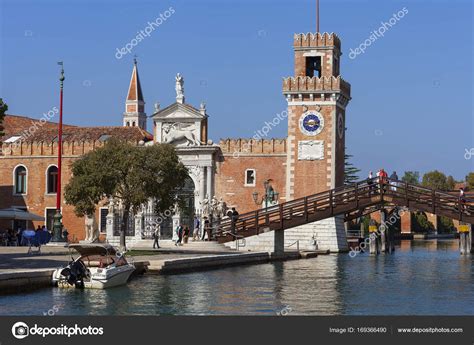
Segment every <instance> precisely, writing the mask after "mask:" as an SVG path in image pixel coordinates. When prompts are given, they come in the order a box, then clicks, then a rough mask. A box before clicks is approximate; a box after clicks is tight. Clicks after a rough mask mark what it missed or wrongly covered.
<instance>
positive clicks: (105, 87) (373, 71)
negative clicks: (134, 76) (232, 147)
mask: <svg viewBox="0 0 474 345" xmlns="http://www.w3.org/2000/svg"><path fill="white" fill-rule="evenodd" d="M314 2H315V1H313V0H311V1H306V0H286V1H282V0H233V1H222V0H220V1H219V0H206V1H204V0H202V1H201V0H169V1H168V0H166V1H165V0H159V1H141V0H138V1H130V0H129V1H122V0H115V1H77V0H67V1H63V0H61V1H37V0H36V1H24V0H1V1H0V3H1V32H0V39H1V53H0V97H2V98H3V99H4V100H5V101H7V103H8V104H9V107H10V113H12V114H18V115H26V116H31V117H36V118H39V117H40V116H41V114H42V113H44V112H48V111H49V110H50V109H51V108H53V107H54V106H57V105H58V90H57V88H58V81H57V78H58V72H59V70H58V66H57V65H56V61H58V60H64V63H65V69H66V82H65V107H64V111H65V122H66V123H71V124H77V125H84V126H95V125H121V114H122V112H123V110H124V99H125V96H126V92H127V86H128V82H129V78H130V73H131V68H132V60H133V54H137V55H138V60H139V71H140V78H141V82H142V87H143V93H144V97H145V100H146V102H147V105H146V111H147V113H148V114H151V113H152V111H153V104H154V103H155V102H156V101H159V102H160V103H161V104H162V106H166V105H168V104H170V103H172V102H173V101H174V95H175V93H174V75H175V74H176V73H177V72H180V73H181V74H182V75H183V76H184V78H185V94H186V98H187V102H188V103H191V104H193V105H195V106H198V105H199V103H200V102H201V101H205V102H206V103H207V107H208V112H209V114H210V116H211V117H210V136H211V138H213V139H214V140H215V141H216V140H218V139H219V138H226V137H251V136H252V135H253V133H254V132H255V131H257V130H259V129H260V128H261V127H262V126H263V125H264V123H265V121H268V120H271V119H272V118H273V117H274V116H275V114H276V113H279V112H281V111H282V110H284V109H285V107H286V105H285V100H284V98H283V96H282V93H281V86H282V85H281V80H282V77H285V76H291V75H292V74H293V52H292V37H293V33H299V32H309V31H315V15H314V12H315V10H314V8H315V6H314ZM169 7H172V8H173V9H174V10H175V13H174V14H172V16H171V17H169V18H168V19H167V20H166V21H165V22H164V23H163V24H162V25H161V26H159V27H158V28H157V29H156V30H155V31H153V32H152V33H151V35H150V36H149V37H146V38H145V39H144V40H143V41H142V42H140V43H139V44H138V45H137V46H136V47H135V48H134V49H133V51H132V53H131V54H127V55H125V56H123V57H122V58H121V59H117V58H116V57H115V53H116V49H117V48H120V47H123V46H124V45H125V44H126V43H128V42H130V40H131V39H132V38H134V37H135V36H136V35H137V32H138V31H140V30H143V29H144V28H145V27H146V26H147V25H148V24H147V23H148V21H151V20H155V19H156V18H157V17H159V15H160V13H164V11H166V10H167V9H169ZM403 7H406V9H407V10H408V14H406V15H405V17H403V18H402V19H401V20H400V21H399V22H398V23H397V24H396V25H394V26H393V27H392V28H391V29H390V30H389V31H387V32H386V33H385V36H384V37H383V38H380V39H378V40H377V41H376V42H374V43H373V44H372V45H371V46H370V47H368V49H367V50H366V51H365V53H364V54H361V55H359V56H357V57H356V58H355V59H350V58H349V51H350V49H351V48H353V49H354V48H356V47H357V46H359V45H360V44H361V43H362V42H363V41H364V40H365V39H367V38H368V37H369V35H370V32H371V31H373V30H375V29H377V28H379V27H380V25H381V22H382V21H388V20H389V19H390V17H392V15H393V13H396V12H398V11H399V10H401V9H402V8H403ZM472 17H473V8H472V2H471V1H470V0H449V1H448V0H445V1H441V0H433V1H428V0H425V1H422V0H407V1H379V0H374V1H368V0H360V1H357V0H331V1H330V0H321V31H329V32H336V33H337V34H338V35H339V37H340V38H341V40H342V49H343V54H344V55H343V58H342V64H341V75H342V76H343V78H344V79H345V80H347V81H348V82H350V83H351V84H352V101H351V103H350V104H349V106H348V108H347V127H348V130H347V137H346V138H347V139H346V140H347V143H346V144H347V148H348V152H349V153H350V154H352V155H354V158H353V163H354V164H355V165H356V166H357V167H359V168H361V169H362V170H363V171H362V173H361V175H365V174H366V173H367V172H368V170H376V169H378V168H379V167H382V166H383V167H385V169H386V170H388V171H389V172H391V171H392V170H396V171H397V172H399V174H400V173H401V172H403V171H405V170H418V171H420V172H422V173H423V172H426V171H429V170H433V169H439V170H441V171H444V172H445V173H447V174H452V175H453V176H454V177H455V178H458V179H460V178H463V177H464V176H465V175H466V173H467V172H469V171H474V156H473V157H472V158H471V159H470V160H466V159H464V154H465V150H466V149H468V150H470V149H471V148H474V135H473V133H474V122H473V111H472V109H473V101H472V98H473V87H472V84H473V77H474V76H473V36H472V32H473V23H472V22H473V19H472ZM149 127H150V126H149ZM286 131H287V127H286V125H284V124H283V125H281V126H280V127H277V128H275V129H274V130H273V131H272V132H271V133H270V134H269V136H272V137H285V136H286ZM473 152H474V151H473ZM400 175H401V174H400Z"/></svg>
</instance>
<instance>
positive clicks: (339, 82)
mask: <svg viewBox="0 0 474 345" xmlns="http://www.w3.org/2000/svg"><path fill="white" fill-rule="evenodd" d="M311 91H315V92H323V91H324V92H333V91H338V92H341V93H343V94H344V95H346V96H350V94H351V85H350V84H349V83H348V82H346V81H345V80H344V79H342V78H341V77H340V76H337V77H334V76H331V77H321V78H318V77H287V78H283V93H291V92H311Z"/></svg>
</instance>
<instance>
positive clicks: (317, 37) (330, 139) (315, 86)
mask: <svg viewBox="0 0 474 345" xmlns="http://www.w3.org/2000/svg"><path fill="white" fill-rule="evenodd" d="M293 47H294V53H295V76H294V77H288V78H284V80H283V94H284V96H285V97H286V100H287V102H288V143H287V145H288V151H287V152H288V153H287V174H286V176H287V181H286V195H287V200H293V199H296V198H300V197H304V196H306V195H310V194H314V193H318V192H322V191H325V190H328V189H331V188H335V187H338V186H341V185H342V184H343V183H344V152H345V119H346V106H347V104H348V103H349V100H350V99H351V97H350V84H349V83H347V82H345V81H344V80H343V79H342V78H341V76H340V68H339V67H340V57H341V54H342V53H341V42H340V40H339V38H338V37H337V36H336V35H335V34H334V33H315V34H313V33H308V34H295V35H294V40H293ZM302 228H303V229H302ZM301 230H305V231H312V232H313V236H314V237H315V238H316V240H317V241H318V244H319V245H320V247H325V248H327V247H328V246H329V247H330V249H331V250H332V251H341V250H347V243H346V241H345V232H344V224H343V220H342V219H336V218H333V219H330V220H324V221H321V222H316V223H313V224H308V225H304V226H302V227H301V228H300V229H299V231H301ZM334 232H336V233H334ZM336 239H337V240H336Z"/></svg>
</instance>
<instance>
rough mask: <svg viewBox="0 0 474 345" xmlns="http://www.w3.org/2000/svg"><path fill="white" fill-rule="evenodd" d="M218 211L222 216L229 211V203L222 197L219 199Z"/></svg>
mask: <svg viewBox="0 0 474 345" xmlns="http://www.w3.org/2000/svg"><path fill="white" fill-rule="evenodd" d="M217 211H218V213H219V215H220V217H224V216H225V213H226V211H227V204H226V202H225V201H224V199H222V198H220V200H219V205H218V206H217Z"/></svg>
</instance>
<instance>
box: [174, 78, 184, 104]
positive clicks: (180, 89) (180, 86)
mask: <svg viewBox="0 0 474 345" xmlns="http://www.w3.org/2000/svg"><path fill="white" fill-rule="evenodd" d="M175 89H176V99H177V100H179V99H181V100H182V99H183V98H184V79H183V77H182V75H181V74H179V73H178V74H176V87H175Z"/></svg>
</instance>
